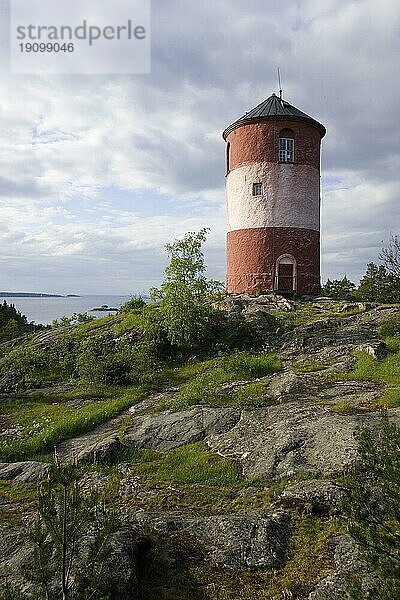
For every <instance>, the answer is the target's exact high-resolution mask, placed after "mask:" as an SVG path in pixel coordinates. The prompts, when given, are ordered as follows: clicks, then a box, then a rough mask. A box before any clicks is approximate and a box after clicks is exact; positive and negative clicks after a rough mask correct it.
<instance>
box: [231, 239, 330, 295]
mask: <svg viewBox="0 0 400 600" xmlns="http://www.w3.org/2000/svg"><path fill="white" fill-rule="evenodd" d="M226 289H227V292H228V293H231V294H242V293H250V294H251V293H255V292H257V291H262V292H268V291H276V292H277V293H284V294H299V295H310V296H313V295H318V294H319V292H320V242H319V231H314V230H311V229H301V228H295V227H260V228H252V229H239V230H235V231H230V232H229V233H228V235H227V277H226Z"/></svg>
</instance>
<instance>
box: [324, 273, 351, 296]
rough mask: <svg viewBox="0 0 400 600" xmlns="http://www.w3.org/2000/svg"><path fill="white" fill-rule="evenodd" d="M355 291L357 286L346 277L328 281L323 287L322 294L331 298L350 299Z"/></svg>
mask: <svg viewBox="0 0 400 600" xmlns="http://www.w3.org/2000/svg"><path fill="white" fill-rule="evenodd" d="M355 289H356V286H355V284H354V283H353V282H352V281H350V279H348V278H347V276H346V275H345V276H344V277H343V279H333V280H332V281H331V280H330V279H328V281H327V282H326V284H325V285H324V286H323V287H322V294H323V295H324V296H329V298H337V299H349V298H351V296H352V294H353V293H354V290H355Z"/></svg>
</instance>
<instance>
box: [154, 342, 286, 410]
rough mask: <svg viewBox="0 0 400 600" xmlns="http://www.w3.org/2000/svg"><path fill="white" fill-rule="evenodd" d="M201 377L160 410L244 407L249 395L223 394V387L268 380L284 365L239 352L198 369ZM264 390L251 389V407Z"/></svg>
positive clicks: (266, 356) (274, 358) (267, 357)
mask: <svg viewBox="0 0 400 600" xmlns="http://www.w3.org/2000/svg"><path fill="white" fill-rule="evenodd" d="M197 369H198V374H197V375H196V376H195V377H194V378H193V379H192V380H191V381H189V382H188V383H187V384H186V385H184V386H183V388H182V390H181V391H180V392H179V393H178V394H177V395H176V396H175V397H174V398H173V399H171V400H168V401H166V402H164V403H162V404H160V405H159V406H158V407H157V410H166V409H167V408H171V409H175V410H185V409H186V408H189V407H191V406H194V405H196V404H202V405H206V406H231V405H235V404H239V403H243V401H244V400H245V397H246V396H245V395H246V392H243V393H241V392H240V393H238V394H232V393H231V392H229V391H225V390H224V385H225V384H227V383H230V382H234V381H243V380H244V381H248V380H252V379H257V378H260V377H265V376H267V375H269V374H271V373H275V372H277V371H279V370H280V369H281V361H280V359H279V357H278V356H277V355H276V354H273V353H270V354H251V353H249V352H238V353H236V354H232V355H230V356H224V357H221V358H218V359H214V360H212V361H207V362H206V363H202V364H200V365H197ZM261 395H262V392H261V386H260V387H259V388H257V389H256V388H253V389H252V395H250V399H249V404H252V403H255V404H257V402H259V401H260V399H261Z"/></svg>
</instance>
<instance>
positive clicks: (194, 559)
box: [140, 516, 343, 600]
mask: <svg viewBox="0 0 400 600" xmlns="http://www.w3.org/2000/svg"><path fill="white" fill-rule="evenodd" d="M341 532H343V525H342V523H341V522H340V521H339V520H337V519H317V518H315V517H296V516H295V517H294V518H293V521H292V539H291V542H290V546H289V551H288V557H287V558H288V560H287V562H286V564H285V565H284V566H283V567H282V568H281V569H275V570H269V569H257V570H250V569H227V568H224V567H223V566H221V565H218V566H215V565H212V564H211V563H208V562H205V561H204V555H205V549H204V548H203V547H202V546H201V544H199V543H198V542H197V541H196V540H195V539H193V538H191V537H190V536H188V535H187V534H178V535H177V536H175V538H170V539H169V546H168V547H166V546H165V545H164V546H163V544H162V541H159V540H153V543H152V544H151V545H150V548H149V550H148V552H147V554H144V556H143V564H142V569H141V573H140V581H141V597H142V598H143V599H146V600H155V599H157V600H167V599H168V600H187V599H188V598H190V599H192V598H193V599H199V600H272V599H278V598H297V599H298V600H301V599H305V598H307V596H308V594H309V592H310V591H311V589H312V588H313V587H314V586H315V585H316V584H317V583H318V581H320V580H321V579H323V578H324V577H326V576H328V575H329V574H330V573H331V572H332V570H333V557H332V538H333V536H335V535H337V534H338V533H341Z"/></svg>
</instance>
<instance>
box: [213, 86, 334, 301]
mask: <svg viewBox="0 0 400 600" xmlns="http://www.w3.org/2000/svg"><path fill="white" fill-rule="evenodd" d="M325 133H326V129H325V127H324V126H323V125H321V123H318V121H316V120H315V119H313V118H312V117H309V116H308V115H306V114H305V113H303V112H302V111H300V110H298V109H297V108H295V107H294V106H292V105H291V104H289V103H288V102H285V101H284V100H282V99H281V98H279V97H277V96H275V94H272V96H270V97H269V98H268V99H267V100H265V101H264V102H262V103H261V104H259V105H258V106H257V107H256V108H254V109H253V110H251V111H250V112H247V113H246V114H245V115H244V116H243V117H241V118H240V119H238V120H237V121H235V122H234V123H232V125H229V127H227V129H225V131H224V133H223V137H224V140H225V141H226V143H227V144H226V163H227V165H226V171H227V172H226V196H227V218H228V234H227V278H226V286H227V291H228V293H243V292H250V293H251V292H254V291H256V290H262V291H270V290H275V291H276V292H278V293H279V292H284V293H297V294H310V295H313V294H318V293H319V289H320V233H319V231H320V146H321V140H322V138H323V137H324V135H325Z"/></svg>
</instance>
